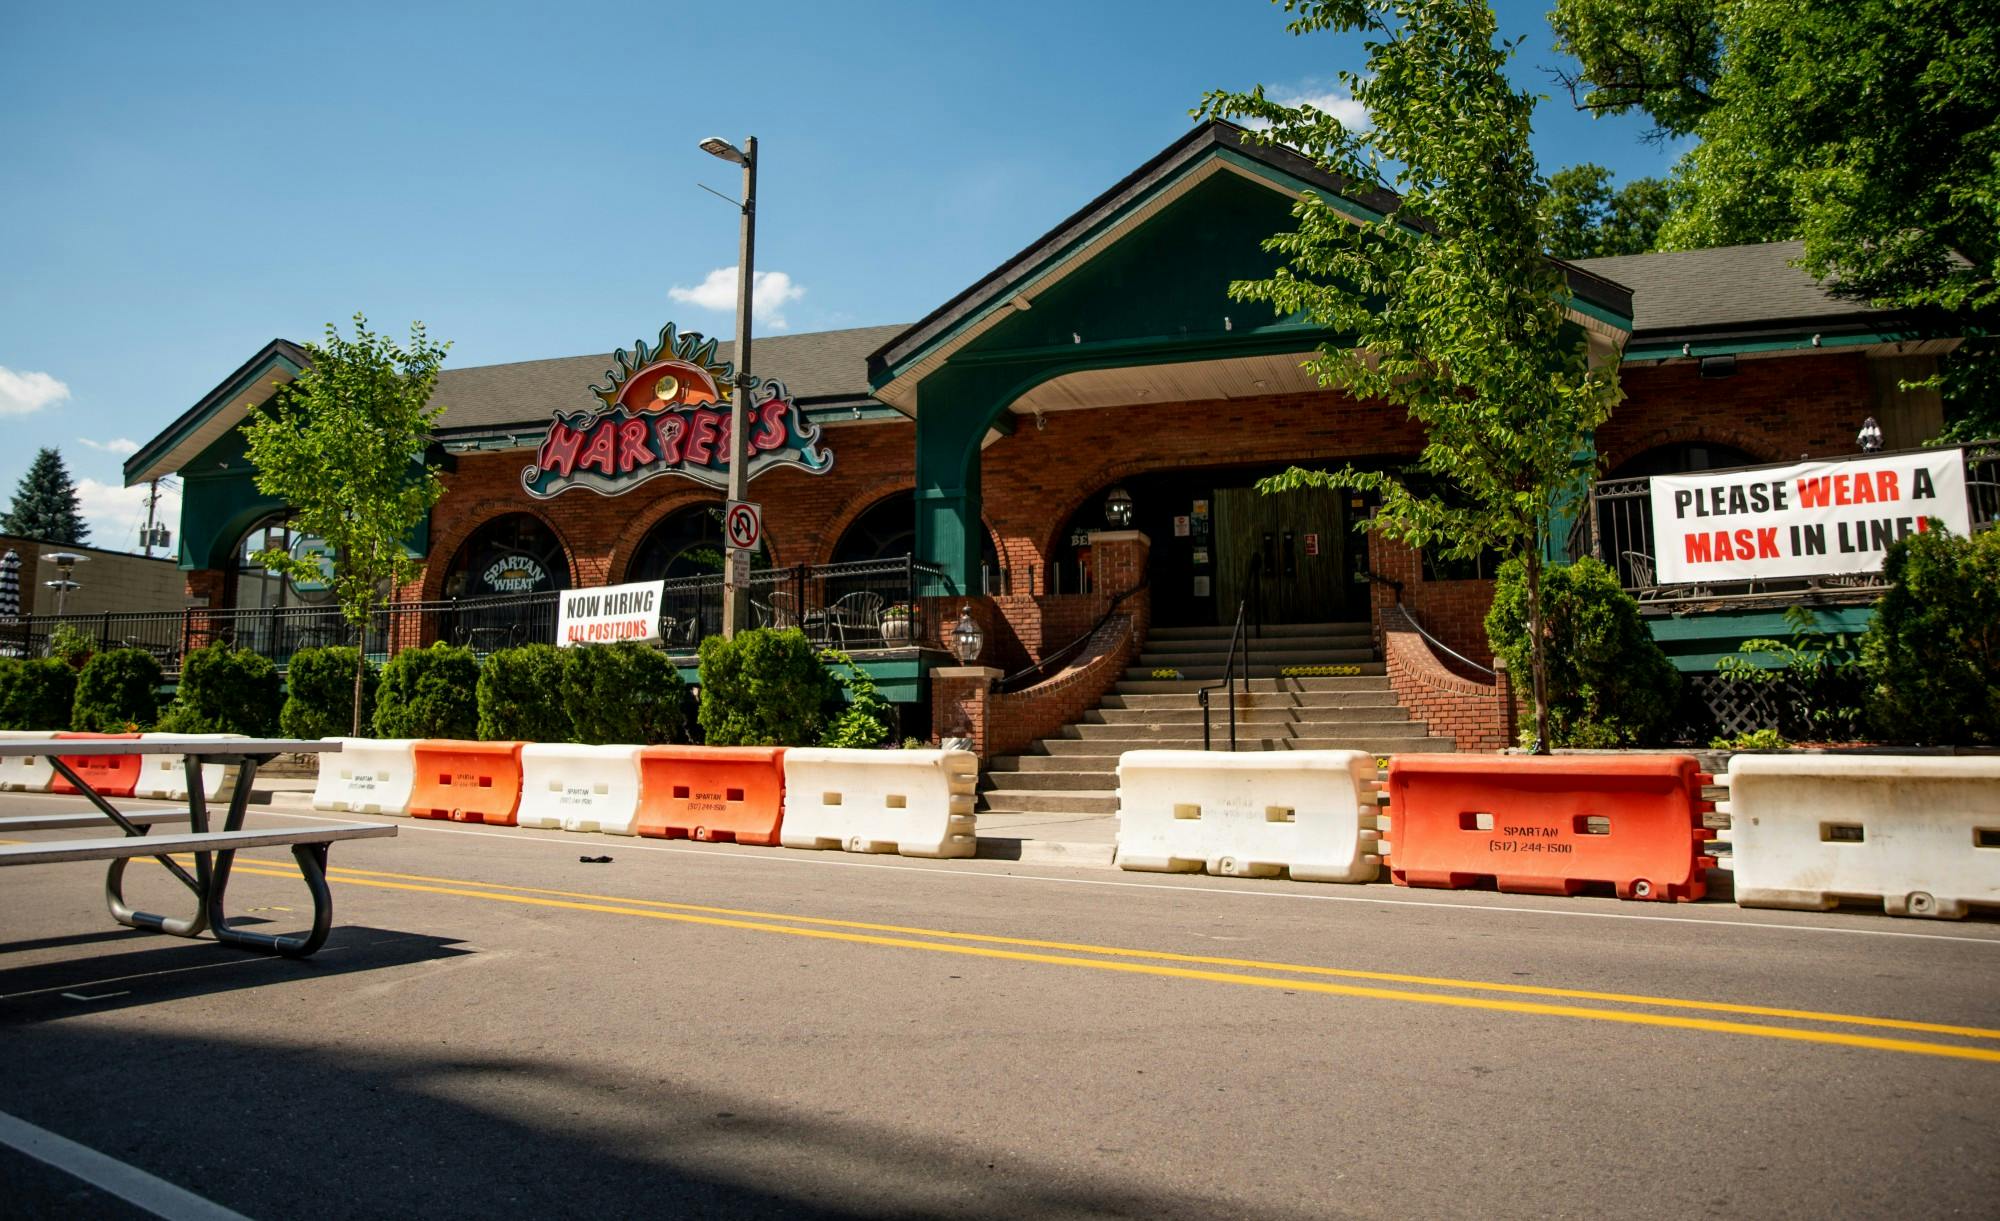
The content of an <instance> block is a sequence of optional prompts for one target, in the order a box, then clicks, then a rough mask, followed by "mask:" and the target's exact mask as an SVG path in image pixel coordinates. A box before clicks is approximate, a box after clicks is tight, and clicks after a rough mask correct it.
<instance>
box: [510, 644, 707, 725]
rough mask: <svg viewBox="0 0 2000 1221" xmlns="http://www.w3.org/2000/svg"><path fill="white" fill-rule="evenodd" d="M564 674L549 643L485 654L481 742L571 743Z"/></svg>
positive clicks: (557, 653) (560, 657)
mask: <svg viewBox="0 0 2000 1221" xmlns="http://www.w3.org/2000/svg"><path fill="white" fill-rule="evenodd" d="M563 670H564V666H563V651H562V650H561V649H558V648H556V647H555V646H554V645H552V644H524V645H521V646H520V647H518V648H512V649H495V650H494V651H493V652H491V653H488V654H487V655H486V660H485V662H484V663H482V664H481V665H480V667H479V737H480V740H481V741H485V742H568V741H571V740H572V737H571V735H572V734H573V733H574V727H573V726H572V724H571V722H570V717H569V708H568V705H567V703H566V702H565V700H564V697H563ZM675 677H676V678H678V677H679V675H678V674H676V675H675Z"/></svg>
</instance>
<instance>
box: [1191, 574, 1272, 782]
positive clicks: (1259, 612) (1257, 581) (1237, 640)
mask: <svg viewBox="0 0 2000 1221" xmlns="http://www.w3.org/2000/svg"><path fill="white" fill-rule="evenodd" d="M1246 612H1248V614H1249V622H1250V624H1251V630H1252V631H1253V632H1254V633H1255V634H1256V635H1258V636H1262V635H1263V634H1264V578H1263V573H1262V571H1261V570H1260V569H1259V568H1258V567H1257V566H1256V565H1252V566H1251V569H1250V592H1249V593H1248V594H1246V595H1244V596H1243V598H1242V599H1240V600H1239V601H1238V602H1237V603H1236V626H1235V627H1234V628H1233V629H1231V631H1230V633H1229V656H1228V658H1227V659H1226V660H1225V661H1224V662H1223V663H1222V681H1221V682H1219V683H1211V684H1209V685H1208V686H1206V687H1201V688H1199V689H1197V690H1196V691H1195V699H1196V701H1197V702H1198V703H1200V705H1201V748H1202V749H1203V750H1212V749H1214V747H1213V745H1212V743H1211V738H1210V729H1209V717H1208V694H1209V692H1211V691H1217V690H1222V689H1224V688H1226V689H1227V691H1228V699H1229V750H1230V752H1231V753H1232V754H1233V753H1235V750H1236V652H1237V648H1238V646H1239V645H1240V646H1241V647H1242V650H1243V689H1244V691H1245V692H1248V691H1249V690H1250V641H1249V639H1248V638H1247V637H1245V636H1244V634H1243V627H1244V620H1245V614H1246Z"/></svg>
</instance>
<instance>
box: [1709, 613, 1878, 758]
mask: <svg viewBox="0 0 2000 1221" xmlns="http://www.w3.org/2000/svg"><path fill="white" fill-rule="evenodd" d="M1785 626H1786V628H1787V629H1788V631H1787V637H1788V639H1785V640H1777V639H1773V638H1767V637H1759V638H1757V639H1755V640H1746V641H1744V642H1743V643H1742V644H1741V645H1739V646H1737V650H1736V654H1735V655H1734V656H1731V657H1724V658H1722V659H1721V660H1719V661H1717V662H1716V663H1715V669H1716V672H1717V673H1719V674H1722V675H1723V676H1725V677H1727V678H1729V679H1730V680H1731V681H1733V682H1739V683H1744V684H1748V685H1751V686H1766V687H1772V688H1775V691H1774V694H1776V695H1777V696H1778V717H1777V722H1776V723H1775V724H1773V725H1769V726H1765V727H1764V728H1766V729H1770V730H1771V731H1773V732H1775V733H1777V734H1779V735H1781V736H1782V737H1784V738H1789V739H1791V740H1793V741H1810V742H1845V741H1849V740H1851V739H1853V738H1854V737H1855V735H1856V734H1857V733H1858V731H1859V730H1860V726H1861V711H1862V700H1863V699H1864V698H1865V696H1866V687H1867V682H1866V678H1865V676H1864V673H1863V670H1862V667H1861V655H1860V653H1859V652H1858V651H1857V649H1856V647H1855V646H1856V644H1857V643H1858V642H1855V641H1851V640H1849V639H1848V637H1847V634H1846V633H1845V632H1832V633H1828V632H1823V631H1821V630H1820V626H1819V616H1818V615H1816V614H1814V613H1813V611H1812V609H1811V608H1809V607H1804V606H1790V607H1787V608H1786V609H1785ZM1759 658H1769V659H1770V661H1771V663H1772V664H1768V665H1766V664H1760V662H1759V661H1758V660H1757V659H1759Z"/></svg>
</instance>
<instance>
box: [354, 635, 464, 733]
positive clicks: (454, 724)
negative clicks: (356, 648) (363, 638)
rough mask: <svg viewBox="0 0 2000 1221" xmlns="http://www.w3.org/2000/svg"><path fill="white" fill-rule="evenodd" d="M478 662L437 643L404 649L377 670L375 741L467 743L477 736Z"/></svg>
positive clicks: (455, 647) (452, 646) (453, 647)
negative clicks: (379, 675)
mask: <svg viewBox="0 0 2000 1221" xmlns="http://www.w3.org/2000/svg"><path fill="white" fill-rule="evenodd" d="M478 691H479V659H478V658H476V657H474V656H473V655H472V650H471V649H467V648H461V647H459V646H457V645H449V644H446V643H444V642H443V641H439V642H438V643H436V644H434V645H431V646H430V647H429V648H424V649H404V650H403V651H402V652H400V653H398V654H396V655H395V656H394V657H392V658H390V659H389V664H388V665H386V666H383V667H382V683H381V685H380V686H379V687H377V688H376V694H375V718H374V725H375V736H376V737H378V738H455V739H459V740H467V739H470V738H471V737H472V736H473V735H474V734H475V733H477V732H478V730H479V697H478Z"/></svg>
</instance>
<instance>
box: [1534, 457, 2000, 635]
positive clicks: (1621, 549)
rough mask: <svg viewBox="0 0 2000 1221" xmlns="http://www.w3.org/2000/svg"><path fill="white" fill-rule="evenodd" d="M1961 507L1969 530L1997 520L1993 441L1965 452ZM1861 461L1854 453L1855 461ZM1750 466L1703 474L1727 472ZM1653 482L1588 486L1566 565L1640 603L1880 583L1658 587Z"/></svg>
mask: <svg viewBox="0 0 2000 1221" xmlns="http://www.w3.org/2000/svg"><path fill="white" fill-rule="evenodd" d="M1965 451H1966V454H1965V483H1966V507H1967V510H1968V512H1969V513H1970V516H1971V522H1972V528H1973V529H1974V530H1984V529H1990V528H1992V527H1993V525H1994V524H1995V523H1996V522H2000V442H1990V441H1988V442H1977V443H1974V444H1971V445H1968V446H1966V447H1965ZM1868 456H1869V455H1855V456H1854V458H1853V459H1852V460H1854V461H1860V460H1862V459H1863V458H1865V457H1868ZM1755 469H1757V468H1755V467H1743V468H1732V469H1731V470H1721V471H1703V472H1701V473H1702V474H1704V475H1717V474H1730V473H1734V471H1735V470H1746V471H1747V470H1755ZM1652 494H1653V481H1652V479H1651V478H1650V477H1641V478H1635V479H1604V480H1600V481H1598V482H1597V483H1596V484H1595V485H1593V486H1592V488H1591V494H1590V507H1589V511H1588V512H1587V513H1585V514H1584V515H1583V516H1582V517H1581V518H1579V519H1578V521H1577V524H1576V528H1575V529H1573V530H1572V531H1571V533H1570V536H1569V554H1570V558H1571V559H1577V558H1579V557H1581V556H1585V555H1594V556H1596V557H1597V558H1598V559H1599V560H1601V561H1603V563H1604V564H1605V565H1606V566H1607V567H1609V568H1611V569H1612V570H1613V571H1614V572H1616V573H1617V574H1618V583H1619V584H1620V585H1622V586H1624V587H1625V589H1626V591H1627V592H1629V593H1631V594H1633V595H1634V596H1635V597H1637V598H1638V599H1639V600H1640V601H1641V602H1660V603H1678V602H1689V601H1712V600H1737V599H1757V598H1766V597H1769V598H1782V597H1785V596H1787V595H1793V596H1795V595H1797V594H1799V593H1802V592H1816V593H1826V594H1836V595H1838V594H1843V593H1850V592H1853V591H1857V590H1859V591H1867V590H1877V589H1881V588H1883V586H1884V585H1885V584H1886V583H1885V582H1884V581H1883V579H1882V577H1881V576H1880V575H1879V574H1875V573H1858V574H1852V575H1839V576H1821V577H1800V578H1792V579H1786V580H1748V581H1727V582H1717V581H1710V582H1705V583H1702V584H1699V585H1662V584H1660V583H1659V581H1658V574H1657V570H1656V568H1655V567H1654V556H1656V555H1657V554H1658V550H1657V548H1656V546H1655V543H1654V535H1653V500H1652Z"/></svg>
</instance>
